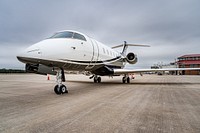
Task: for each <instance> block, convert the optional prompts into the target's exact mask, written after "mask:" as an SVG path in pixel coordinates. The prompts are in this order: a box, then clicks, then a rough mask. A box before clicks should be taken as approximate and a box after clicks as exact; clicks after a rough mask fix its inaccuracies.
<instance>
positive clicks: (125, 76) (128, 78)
mask: <svg viewBox="0 0 200 133" xmlns="http://www.w3.org/2000/svg"><path fill="white" fill-rule="evenodd" d="M122 82H123V83H130V77H129V76H128V75H126V74H125V75H124V77H123V78H122Z"/></svg>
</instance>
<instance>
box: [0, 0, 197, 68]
mask: <svg viewBox="0 0 200 133" xmlns="http://www.w3.org/2000/svg"><path fill="white" fill-rule="evenodd" d="M199 8H200V1H198V0H176V1H166V0H153V1H149V0H123V1H122V0H118V1H114V0H109V1H106V0H102V1H97V0H84V1H81V0H73V1H67V0H59V1H53V0H52V1H51V0H42V1H34V0H1V1H0V29H1V30H0V48H1V50H0V52H1V53H0V62H1V63H0V65H1V66H0V67H12V68H13V67H21V66H22V64H21V63H20V62H18V61H17V60H16V58H15V56H16V54H17V48H19V49H22V48H24V47H25V46H29V45H31V44H33V43H36V42H38V41H40V40H42V39H44V38H46V37H48V36H50V35H51V34H53V33H54V32H55V31H58V30H63V29H73V30H78V31H80V32H83V33H85V34H88V35H89V36H91V37H93V38H95V39H96V40H98V41H100V42H103V43H105V44H107V45H110V46H111V45H116V44H119V43H122V42H123V41H124V40H126V41H128V42H129V43H147V44H150V45H151V46H152V47H151V48H130V49H129V50H130V51H134V52H135V53H137V54H138V57H139V59H140V62H139V63H138V65H136V67H137V66H139V67H140V66H141V67H148V66H149V65H152V64H153V63H155V62H160V61H163V62H171V61H174V59H175V58H176V57H177V56H180V55H182V54H190V53H199V49H200V46H199V42H200V37H199V36H200V13H199ZM12 47H13V48H15V49H12ZM3 49H5V50H6V49H9V51H11V53H12V56H11V55H9V54H8V53H5V52H3V51H4V50H3ZM8 60H9V61H10V62H9V61H8ZM13 62H14V63H13Z"/></svg>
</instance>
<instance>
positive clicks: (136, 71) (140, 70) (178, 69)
mask: <svg viewBox="0 0 200 133" xmlns="http://www.w3.org/2000/svg"><path fill="white" fill-rule="evenodd" d="M183 70H199V71H200V68H166V69H114V74H116V75H117V74H129V73H144V72H164V71H183Z"/></svg>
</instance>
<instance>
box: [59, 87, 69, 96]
mask: <svg viewBox="0 0 200 133" xmlns="http://www.w3.org/2000/svg"><path fill="white" fill-rule="evenodd" d="M60 91H61V93H62V94H64V93H68V91H67V87H66V86H65V85H61V86H60Z"/></svg>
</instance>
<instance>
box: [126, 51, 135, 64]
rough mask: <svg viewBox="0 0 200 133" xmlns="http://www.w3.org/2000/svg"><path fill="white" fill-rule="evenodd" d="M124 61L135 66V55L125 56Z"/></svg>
mask: <svg viewBox="0 0 200 133" xmlns="http://www.w3.org/2000/svg"><path fill="white" fill-rule="evenodd" d="M126 61H127V62H128V63H130V64H135V63H136V62H137V55H136V54H134V53H128V54H127V56H126Z"/></svg>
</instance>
